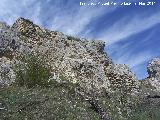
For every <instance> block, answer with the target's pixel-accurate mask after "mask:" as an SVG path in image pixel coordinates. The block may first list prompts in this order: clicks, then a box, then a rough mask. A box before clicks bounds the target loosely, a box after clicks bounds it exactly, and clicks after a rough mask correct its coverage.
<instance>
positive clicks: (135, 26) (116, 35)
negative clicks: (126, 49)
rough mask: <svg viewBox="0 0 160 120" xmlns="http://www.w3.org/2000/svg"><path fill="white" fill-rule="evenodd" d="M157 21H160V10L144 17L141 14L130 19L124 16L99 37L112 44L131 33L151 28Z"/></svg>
mask: <svg viewBox="0 0 160 120" xmlns="http://www.w3.org/2000/svg"><path fill="white" fill-rule="evenodd" d="M126 21H128V22H126ZM157 23H160V12H157V13H155V14H153V15H151V16H149V17H144V18H142V17H140V16H139V15H137V16H135V17H133V18H129V19H128V17H124V18H123V19H121V20H119V21H118V22H116V23H115V24H114V25H113V26H112V27H111V28H109V29H107V30H106V31H104V32H103V33H101V34H100V35H99V36H98V37H97V38H99V39H102V40H106V41H107V42H108V43H109V44H110V45H111V44H114V43H116V42H118V41H122V40H124V38H127V37H129V36H131V35H134V34H137V33H139V32H142V31H144V30H146V29H149V28H150V27H152V26H153V25H155V24H157Z"/></svg>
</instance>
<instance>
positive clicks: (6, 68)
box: [0, 57, 16, 87]
mask: <svg viewBox="0 0 160 120" xmlns="http://www.w3.org/2000/svg"><path fill="white" fill-rule="evenodd" d="M12 65H13V63H12V61H10V60H9V59H8V58H6V57H2V58H0V87H4V86H9V85H10V84H11V83H12V82H14V81H15V78H16V75H15V73H14V71H13V69H12Z"/></svg>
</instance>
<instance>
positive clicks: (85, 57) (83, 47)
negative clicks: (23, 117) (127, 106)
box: [0, 18, 160, 92]
mask: <svg viewBox="0 0 160 120" xmlns="http://www.w3.org/2000/svg"><path fill="white" fill-rule="evenodd" d="M104 47H105V43H104V42H103V41H98V40H86V39H81V38H75V37H72V36H68V35H65V34H63V33H61V32H57V31H50V30H47V29H43V28H41V27H39V26H37V25H35V24H34V23H33V22H31V21H29V20H27V19H24V18H19V19H17V21H16V22H15V23H14V24H13V25H12V26H8V25H6V24H5V23H0V84H1V86H5V85H6V86H8V85H10V84H11V83H12V82H14V80H15V79H16V78H15V74H14V71H13V68H12V67H13V65H14V64H15V63H16V62H18V61H19V58H20V57H21V56H23V55H25V54H28V53H31V52H35V53H40V54H42V55H43V56H45V58H46V60H47V63H48V64H50V65H51V66H52V78H51V80H54V79H55V80H60V79H61V77H60V75H63V76H65V77H66V78H67V79H69V80H70V81H72V82H73V83H75V82H79V83H80V84H81V85H82V86H85V87H86V89H87V90H88V91H90V90H91V89H92V87H93V86H91V84H92V83H93V82H94V85H95V86H94V89H95V90H96V91H99V92H100V91H101V90H102V89H103V88H105V89H106V90H108V91H110V86H114V87H116V88H118V87H119V86H121V85H122V83H124V82H125V83H126V84H127V86H128V90H130V91H138V89H139V87H140V85H141V84H140V82H139V81H138V80H137V78H136V76H135V74H134V73H133V72H132V71H131V70H130V69H129V68H128V67H127V66H126V65H122V64H114V63H113V62H112V60H111V59H110V58H109V56H108V55H107V53H106V52H104ZM148 73H149V77H148V78H146V81H147V82H149V83H151V85H152V86H154V87H155V89H156V90H158V91H159V90H160V84H159V83H160V82H159V81H160V74H159V73H160V59H154V60H153V61H152V62H151V63H150V64H149V65H148ZM4 74H5V76H4ZM8 78H9V79H8Z"/></svg>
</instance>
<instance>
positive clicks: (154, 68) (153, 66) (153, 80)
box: [146, 58, 160, 92]
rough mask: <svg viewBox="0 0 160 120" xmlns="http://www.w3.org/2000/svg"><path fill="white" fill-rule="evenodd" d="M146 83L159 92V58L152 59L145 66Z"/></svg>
mask: <svg viewBox="0 0 160 120" xmlns="http://www.w3.org/2000/svg"><path fill="white" fill-rule="evenodd" d="M147 69H148V74H149V77H148V78H147V79H146V80H148V82H149V83H150V84H151V85H152V86H153V87H155V89H156V90H157V91H159V92H160V58H154V59H153V60H152V61H151V62H150V63H149V64H148V66H147Z"/></svg>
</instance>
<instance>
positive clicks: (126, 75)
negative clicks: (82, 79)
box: [106, 64, 140, 93]
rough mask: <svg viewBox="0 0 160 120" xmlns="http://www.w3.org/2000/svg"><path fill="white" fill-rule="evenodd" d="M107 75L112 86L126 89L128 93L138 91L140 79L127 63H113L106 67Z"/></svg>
mask: <svg viewBox="0 0 160 120" xmlns="http://www.w3.org/2000/svg"><path fill="white" fill-rule="evenodd" d="M106 76H107V78H108V79H109V81H110V83H111V85H112V88H115V89H125V91H126V93H129V92H138V90H139V85H140V83H139V81H138V80H137V78H136V75H135V74H134V73H133V72H132V71H131V70H130V69H129V67H128V66H127V65H125V64H113V65H109V66H108V67H107V68H106Z"/></svg>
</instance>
